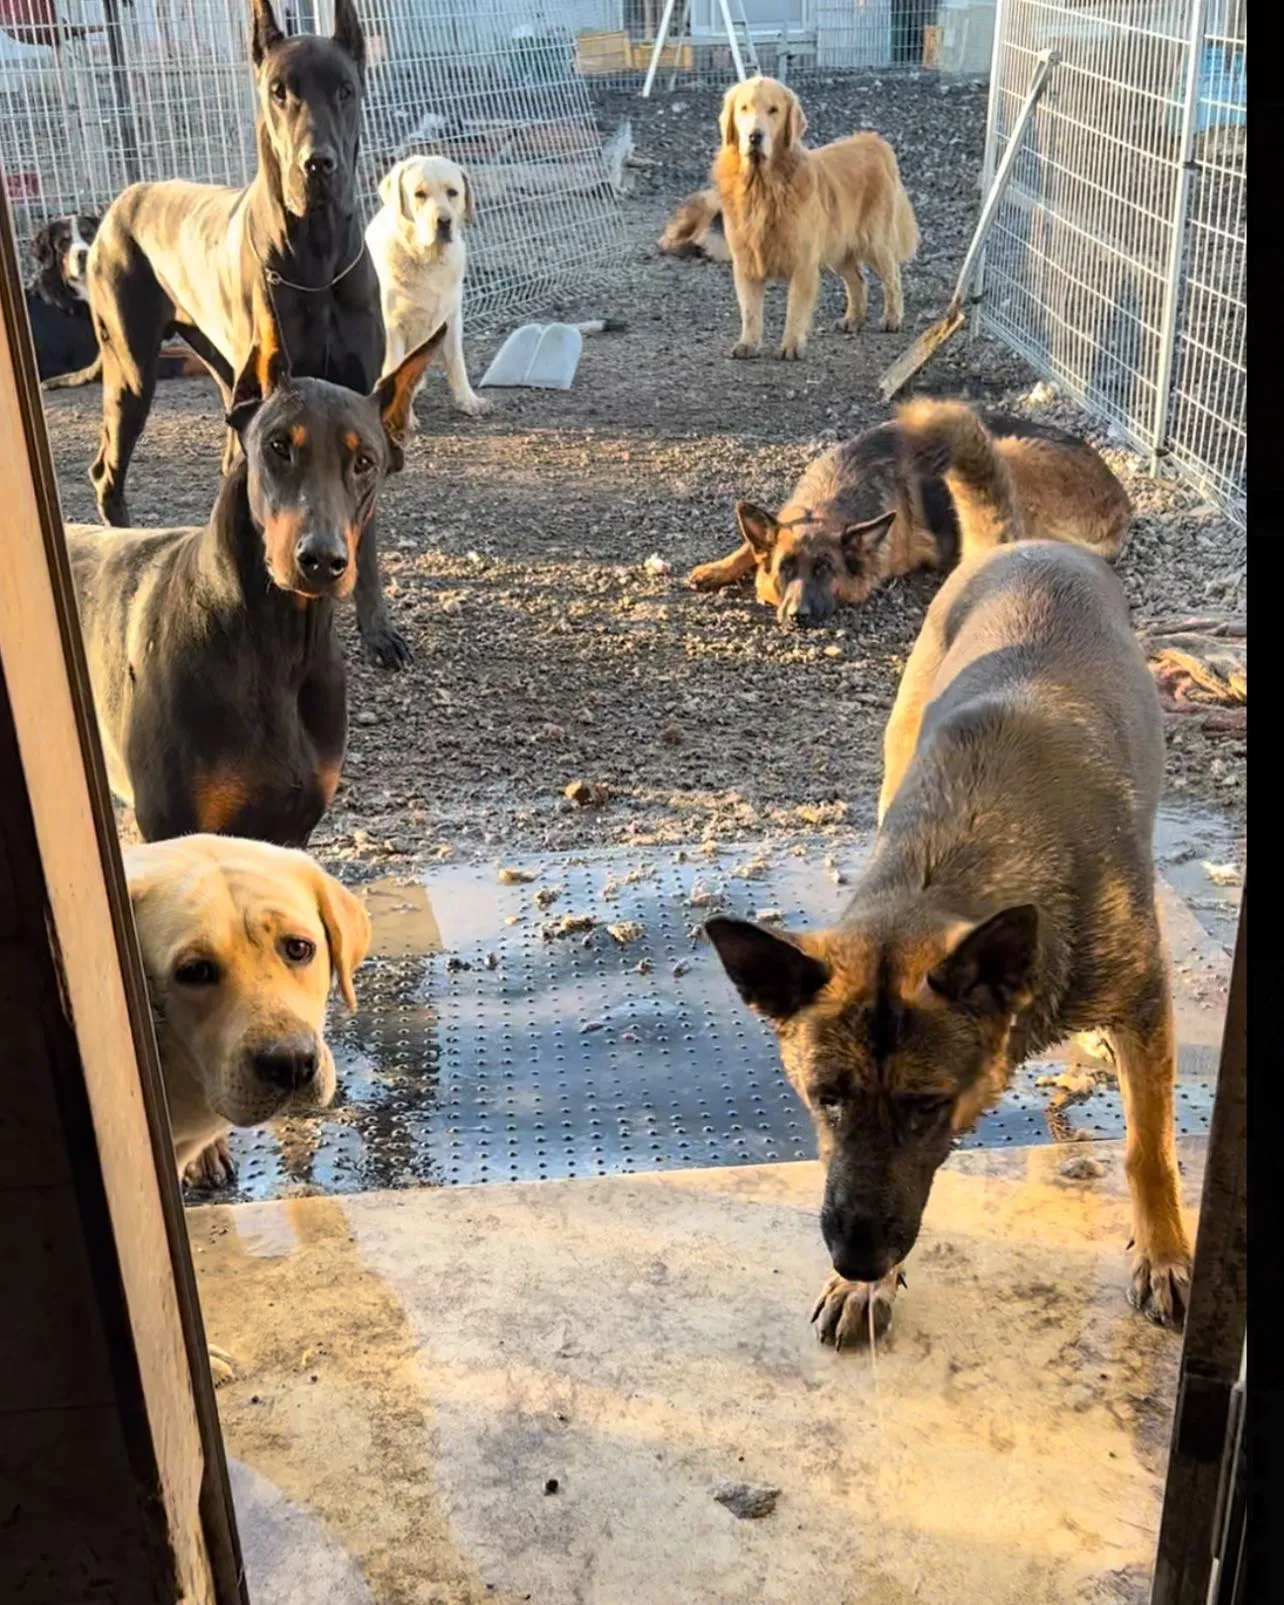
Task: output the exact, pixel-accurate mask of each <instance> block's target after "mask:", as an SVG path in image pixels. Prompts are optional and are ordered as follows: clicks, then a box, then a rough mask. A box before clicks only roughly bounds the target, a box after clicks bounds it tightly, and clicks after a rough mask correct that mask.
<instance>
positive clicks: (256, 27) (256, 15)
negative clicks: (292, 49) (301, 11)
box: [250, 0, 285, 72]
mask: <svg viewBox="0 0 1284 1605" xmlns="http://www.w3.org/2000/svg"><path fill="white" fill-rule="evenodd" d="M284 39H285V35H284V34H283V33H282V32H281V30H280V28H279V27H278V26H277V21H276V13H275V12H274V11H273V10H272V0H250V60H251V61H252V62H253V63H254V70H255V72H257V71H258V69H259V68H260V67H261V66H262V65H263V58H264V57H265V56H266V55H267V53H268V51H269V50H275V49H276V47H277V45H279V44H281V43H282V42H283V41H284Z"/></svg>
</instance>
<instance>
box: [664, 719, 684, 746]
mask: <svg viewBox="0 0 1284 1605" xmlns="http://www.w3.org/2000/svg"><path fill="white" fill-rule="evenodd" d="M660 740H661V741H663V742H664V744H665V746H666V747H680V746H681V745H682V743H683V742H684V741H685V740H686V736H685V735H684V733H683V730H682V726H681V725H680V724H666V725H665V727H664V729H663V730H661V732H660Z"/></svg>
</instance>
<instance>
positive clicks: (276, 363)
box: [227, 317, 290, 435]
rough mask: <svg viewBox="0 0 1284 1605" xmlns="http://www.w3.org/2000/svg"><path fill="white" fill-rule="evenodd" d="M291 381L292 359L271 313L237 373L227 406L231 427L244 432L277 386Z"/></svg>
mask: <svg viewBox="0 0 1284 1605" xmlns="http://www.w3.org/2000/svg"><path fill="white" fill-rule="evenodd" d="M289 382H290V359H289V357H288V356H287V355H286V351H285V347H284V346H283V345H282V344H281V334H280V330H279V329H278V328H277V326H276V320H275V319H274V318H271V317H269V318H268V319H267V320H266V321H265V322H264V323H263V324H262V326H261V327H260V329H259V337H258V339H257V340H256V341H255V342H254V348H253V350H252V351H251V352H250V354H249V356H248V357H247V358H246V359H245V366H244V367H243V368H242V369H241V371H240V373H238V374H237V376H236V384H235V385H234V386H233V389H232V404H231V406H230V407H229V408H228V409H227V424H228V428H229V429H235V430H236V432H237V434H238V435H239V434H243V433H244V431H245V427H246V425H247V424H248V423H249V421H250V419H251V418H253V416H254V414H255V413H256V412H257V411H258V410H259V408H260V407H261V406H262V405H263V403H264V402H265V401H266V400H267V398H268V397H269V396H270V395H271V394H272V392H273V391H274V390H280V389H281V388H282V387H283V386H284V385H288V384H289Z"/></svg>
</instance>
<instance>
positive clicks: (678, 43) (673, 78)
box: [669, 0, 691, 94]
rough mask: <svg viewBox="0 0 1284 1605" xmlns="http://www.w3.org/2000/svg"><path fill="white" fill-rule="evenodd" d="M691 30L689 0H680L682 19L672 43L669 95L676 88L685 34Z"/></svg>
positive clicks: (685, 38)
mask: <svg viewBox="0 0 1284 1605" xmlns="http://www.w3.org/2000/svg"><path fill="white" fill-rule="evenodd" d="M690 28H691V0H682V17H681V19H680V21H679V22H678V33H677V37H676V38H675V39H674V41H673V70H672V72H670V74H669V93H670V94H672V93H673V91H674V90H675V89H676V88H677V87H678V68H679V66H680V65H681V63H682V51H683V47H684V46H685V45H686V42H687V34H688V33H689V32H690Z"/></svg>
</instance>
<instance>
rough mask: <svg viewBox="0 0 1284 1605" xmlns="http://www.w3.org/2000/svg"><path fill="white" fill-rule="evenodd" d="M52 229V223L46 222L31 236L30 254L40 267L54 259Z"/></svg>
mask: <svg viewBox="0 0 1284 1605" xmlns="http://www.w3.org/2000/svg"><path fill="white" fill-rule="evenodd" d="M53 231H54V226H53V224H52V223H46V224H45V225H44V227H43V228H38V229H37V230H36V232H35V233H34V234H33V235H32V236H31V254H32V256H33V257H35V259H36V261H37V262H39V264H40V265H41V267H45V266H46V265H47V264H48V263H50V262H52V261H53V259H54V255H55V252H54V242H53Z"/></svg>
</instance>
